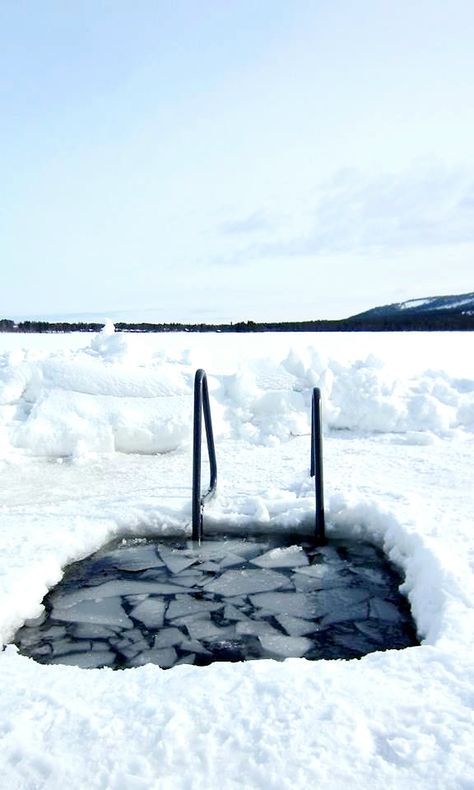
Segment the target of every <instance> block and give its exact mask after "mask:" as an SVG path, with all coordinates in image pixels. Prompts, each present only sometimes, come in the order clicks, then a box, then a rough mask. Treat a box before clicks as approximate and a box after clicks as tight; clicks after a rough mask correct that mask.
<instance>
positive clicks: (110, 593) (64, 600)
mask: <svg viewBox="0 0 474 790" xmlns="http://www.w3.org/2000/svg"><path fill="white" fill-rule="evenodd" d="M179 592H187V590H186V588H183V587H179V586H178V585H176V584H169V583H161V582H152V581H140V580H139V579H136V580H135V579H116V580H113V581H109V582H104V584H98V585H96V586H95V587H83V588H82V589H80V590H77V591H76V592H72V593H66V595H60V594H59V593H56V594H55V595H54V596H53V597H52V601H53V604H54V606H56V605H58V606H60V607H61V609H65V608H66V607H68V606H74V605H75V604H77V603H79V602H80V601H97V600H99V599H101V598H119V597H121V596H122V595H140V594H147V595H170V594H173V593H179Z"/></svg>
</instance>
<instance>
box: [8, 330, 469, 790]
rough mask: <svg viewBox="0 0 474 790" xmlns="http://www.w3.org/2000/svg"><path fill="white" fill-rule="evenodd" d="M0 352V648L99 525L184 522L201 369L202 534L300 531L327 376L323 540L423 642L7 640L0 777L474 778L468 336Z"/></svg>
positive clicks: (77, 343) (148, 341)
mask: <svg viewBox="0 0 474 790" xmlns="http://www.w3.org/2000/svg"><path fill="white" fill-rule="evenodd" d="M0 343H1V345H0V347H2V346H3V348H4V349H5V351H4V353H3V354H2V356H1V357H0V382H1V384H0V404H1V405H0V471H1V479H2V486H1V490H0V514H1V527H0V545H1V554H0V556H1V561H0V596H1V599H0V600H1V607H0V631H1V635H2V640H3V642H4V643H8V642H9V641H10V640H11V639H12V637H13V635H14V633H15V630H16V629H17V628H18V627H19V626H20V625H21V624H22V622H24V620H25V619H26V618H29V617H35V616H37V615H38V614H40V612H41V600H42V598H43V597H44V595H45V593H46V591H47V590H48V589H49V588H50V587H51V586H53V585H54V584H55V583H57V581H58V580H59V579H60V578H61V575H62V569H63V568H64V567H65V565H66V564H67V563H69V562H71V561H73V560H75V559H79V558H80V557H84V556H87V555H88V554H89V553H91V552H92V551H94V550H96V549H98V548H99V547H100V546H102V545H104V544H105V543H106V542H107V541H108V540H110V539H111V538H112V537H114V536H120V535H125V534H127V535H130V534H136V535H146V534H153V535H158V534H172V533H177V532H178V533H179V532H181V533H182V532H185V531H187V530H189V520H190V477H191V466H190V430H191V391H192V379H193V374H194V370H195V369H196V368H197V367H205V368H206V369H207V372H208V376H209V384H210V388H211V398H212V409H213V418H214V422H215V433H216V436H217V453H218V462H219V484H218V492H219V493H218V497H217V499H216V500H215V501H213V502H212V503H211V504H210V505H209V507H208V509H207V515H206V522H205V523H206V529H207V530H209V531H211V532H212V531H216V530H219V529H220V528H222V526H223V525H225V527H226V529H228V530H229V529H230V530H232V529H234V530H236V531H238V530H241V529H243V528H244V529H245V528H248V527H249V526H250V525H251V526H252V527H253V528H255V527H257V528H259V529H261V530H262V531H265V530H270V531H273V530H276V529H281V530H294V529H295V528H300V527H301V525H303V526H304V527H307V528H310V526H311V519H312V512H313V507H314V503H313V483H312V481H311V480H310V479H309V478H308V465H309V404H310V393H311V387H313V386H320V387H321V389H322V391H323V399H324V420H325V491H326V504H327V514H328V524H329V531H330V533H331V534H333V535H335V536H338V537H343V536H345V535H348V536H353V537H357V536H359V537H363V538H368V539H370V540H373V541H375V542H377V543H378V544H379V545H382V546H383V547H384V549H385V551H386V553H387V554H388V555H389V556H390V557H391V558H392V559H393V560H394V561H395V562H397V563H398V564H399V565H400V566H401V567H402V569H403V571H404V573H405V575H406V581H405V584H404V589H405V593H406V594H407V596H408V598H409V600H410V604H411V607H412V611H413V614H414V617H415V620H416V622H417V626H418V630H419V634H420V636H421V638H422V639H423V640H424V641H423V644H422V645H421V646H420V647H418V648H410V649H408V650H404V651H388V652H385V653H374V654H371V655H369V656H366V657H365V658H363V659H361V660H359V661H350V662H340V661H331V662H327V661H324V662H308V661H305V660H304V659H288V660H287V661H285V662H283V663H281V664H280V663H277V662H273V661H270V660H264V661H259V662H249V663H245V664H232V665H230V664H218V665H212V666H209V667H206V668H196V667H185V666H180V667H175V668H174V669H172V670H168V671H166V672H165V671H163V670H160V669H159V668H158V667H156V666H151V665H149V666H145V667H140V668H137V669H133V670H127V671H125V672H123V673H117V672H115V673H113V672H112V671H110V670H107V669H104V670H87V671H85V670H81V669H78V668H75V667H66V666H40V665H38V664H36V663H35V662H33V661H31V660H29V659H26V658H24V657H23V656H20V655H19V654H18V653H17V652H16V649H15V648H14V647H12V646H9V647H7V648H6V650H4V652H3V653H2V654H1V657H0V661H1V665H2V670H3V671H2V685H3V689H2V695H1V698H0V707H1V712H0V738H1V739H2V749H1V754H2V757H1V768H2V775H3V776H4V781H5V783H6V784H5V786H8V787H9V788H10V787H11V788H17V787H18V788H36V787H50V788H56V787H60V786H63V785H64V784H65V783H69V784H70V785H71V786H72V787H83V786H85V785H89V786H90V787H93V788H96V787H97V788H101V787H103V788H106V787H107V788H108V787H113V788H129V787H144V788H148V787H157V788H158V787H159V788H167V787H170V788H171V787H172V788H180V787H183V788H191V787H192V788H194V787H196V788H197V787H210V788H213V787H216V788H217V787H242V786H243V787H265V788H267V787H268V788H287V787H295V786H298V787H327V788H339V787H343V786H344V787H345V786H346V785H347V783H348V782H351V784H352V785H354V786H355V787H364V788H365V787H368V786H370V787H371V788H372V787H374V788H377V787H385V788H386V787H393V788H401V787H404V788H405V787H426V788H428V787H429V788H437V787H439V788H469V787H472V786H474V765H473V758H472V747H471V742H472V739H473V736H474V727H473V723H474V722H473V714H472V700H473V698H474V697H473V678H474V671H473V668H472V634H473V628H474V616H473V607H472V601H473V600H474V584H473V575H472V571H473V568H474V557H473V546H474V541H473V539H472V512H473V505H474V502H473V494H472V488H473V487H472V461H473V429H474V371H473V363H472V361H471V355H470V345H471V341H470V338H469V335H468V334H467V333H466V334H465V335H462V334H453V335H448V336H446V335H444V336H439V335H405V336H387V337H380V336H375V335H374V336H367V335H364V336H350V337H349V336H344V337H340V336H339V337H334V336H320V335H304V336H294V335H283V336H281V335H273V336H252V335H248V336H242V337H235V336H222V335H220V336H219V335H216V336H209V337H208V336H202V335H200V336H196V337H194V336H190V335H180V336H164V335H157V336H145V337H141V336H140V337H139V336H127V335H115V334H114V333H113V332H112V329H111V327H110V326H108V327H107V328H106V331H105V332H104V333H102V334H101V335H99V336H97V337H91V336H67V337H59V336H58V337H52V336H47V337H41V338H38V337H34V338H30V337H29V336H0ZM22 346H25V348H22ZM410 350H411V352H412V353H411V354H410ZM435 363H436V364H435ZM156 453H158V454H156ZM204 455H205V453H204Z"/></svg>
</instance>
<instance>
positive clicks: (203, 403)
mask: <svg viewBox="0 0 474 790" xmlns="http://www.w3.org/2000/svg"><path fill="white" fill-rule="evenodd" d="M203 414H204V425H205V428H206V439H207V451H208V454H209V466H210V482H209V488H208V490H207V491H206V493H205V494H202V495H201V445H202V415H203ZM216 486H217V461H216V448H215V446H214V435H213V432H212V420H211V406H210V403H209V389H208V386H207V376H206V372H205V371H204V370H202V369H199V370H197V371H196V375H195V377H194V425H193V503H192V505H193V540H198V541H201V540H202V538H203V523H202V516H203V509H204V505H205V503H206V502H208V501H209V500H210V499H211V498H212V497H213V496H214V494H215V492H216Z"/></svg>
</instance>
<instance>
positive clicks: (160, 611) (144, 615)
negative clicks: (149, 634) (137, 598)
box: [130, 598, 166, 628]
mask: <svg viewBox="0 0 474 790" xmlns="http://www.w3.org/2000/svg"><path fill="white" fill-rule="evenodd" d="M165 608H166V603H165V601H163V600H160V599H159V598H146V599H145V600H144V601H142V603H139V604H138V606H135V608H134V609H132V611H131V612H130V615H131V617H133V618H134V620H139V622H140V623H143V625H144V626H145V627H146V628H161V626H162V625H163V621H164V613H165Z"/></svg>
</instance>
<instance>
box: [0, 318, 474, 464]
mask: <svg viewBox="0 0 474 790" xmlns="http://www.w3.org/2000/svg"><path fill="white" fill-rule="evenodd" d="M282 356H283V358H281V359H278V357H277V356H275V355H273V356H271V357H270V356H268V357H260V358H259V357H254V358H252V359H249V360H246V361H245V363H242V362H240V363H239V362H237V363H236V364H235V367H234V369H233V370H232V369H231V372H229V362H228V360H227V359H226V358H225V356H223V355H220V356H216V355H214V356H213V357H212V359H210V360H208V361H210V363H211V364H212V365H213V369H210V370H209V371H208V372H209V374H210V389H211V394H212V401H213V417H214V422H215V431H216V433H217V434H218V435H224V436H230V437H233V438H236V439H239V440H244V441H247V442H250V443H252V444H254V445H262V446H273V445H277V444H279V443H281V442H287V441H288V440H290V439H291V438H292V437H294V436H301V435H304V434H307V433H309V431H310V424H309V414H310V400H311V390H312V388H313V387H314V386H318V387H320V388H321V390H322V398H323V410H324V411H323V416H324V423H325V428H326V430H344V431H352V432H356V433H357V432H359V433H361V432H364V433H373V432H377V433H388V434H397V435H399V436H400V437H403V442H404V443H406V444H430V443H432V442H433V441H436V439H437V438H439V437H444V436H449V435H452V434H453V433H454V432H459V431H461V432H467V433H472V432H473V431H474V381H473V380H470V379H457V378H455V377H452V376H450V375H448V373H446V372H445V371H443V370H438V371H436V370H426V371H420V373H419V374H418V375H416V376H408V375H406V376H400V375H397V374H396V373H395V371H394V370H393V368H392V367H391V366H390V365H387V364H385V363H384V361H382V360H381V359H380V358H378V357H377V356H375V355H373V354H369V355H368V356H367V357H366V358H365V359H362V360H352V361H341V360H340V359H338V358H328V357H327V356H325V355H324V354H322V353H321V352H320V351H318V350H317V349H316V348H314V347H312V346H309V345H308V346H306V347H304V346H301V345H300V346H299V347H298V348H293V349H290V351H289V352H287V353H286V355H282ZM194 357H195V354H193V353H192V351H191V350H180V353H179V354H176V353H175V354H174V355H173V353H171V354H170V353H168V354H166V353H165V352H164V351H157V349H156V343H155V345H153V344H152V343H151V342H150V340H149V338H148V337H146V336H145V337H140V338H137V337H133V336H130V335H127V334H125V333H116V332H114V327H113V325H112V324H111V323H107V324H106V325H105V327H104V329H103V330H102V332H101V333H99V334H98V335H96V336H94V337H92V339H90V340H89V344H88V345H86V346H85V347H84V348H78V349H77V350H75V351H73V350H66V351H56V352H55V351H51V352H50V353H46V352H41V353H39V352H38V351H34V350H30V351H23V350H21V349H14V350H13V351H9V352H6V353H4V354H3V355H1V356H0V453H1V454H2V456H3V457H6V456H8V454H9V453H10V452H27V453H29V454H33V455H39V456H51V457H61V456H74V455H77V454H86V453H98V452H99V453H101V452H107V453H110V452H125V453H137V452H138V453H159V452H169V451H172V450H176V449H178V448H180V447H182V446H183V445H184V444H185V443H186V442H188V441H189V436H190V424H191V409H192V405H191V394H192V382H193V374H194V366H193V365H192V364H191V363H192V362H193V361H194ZM211 374H212V376H211Z"/></svg>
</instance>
